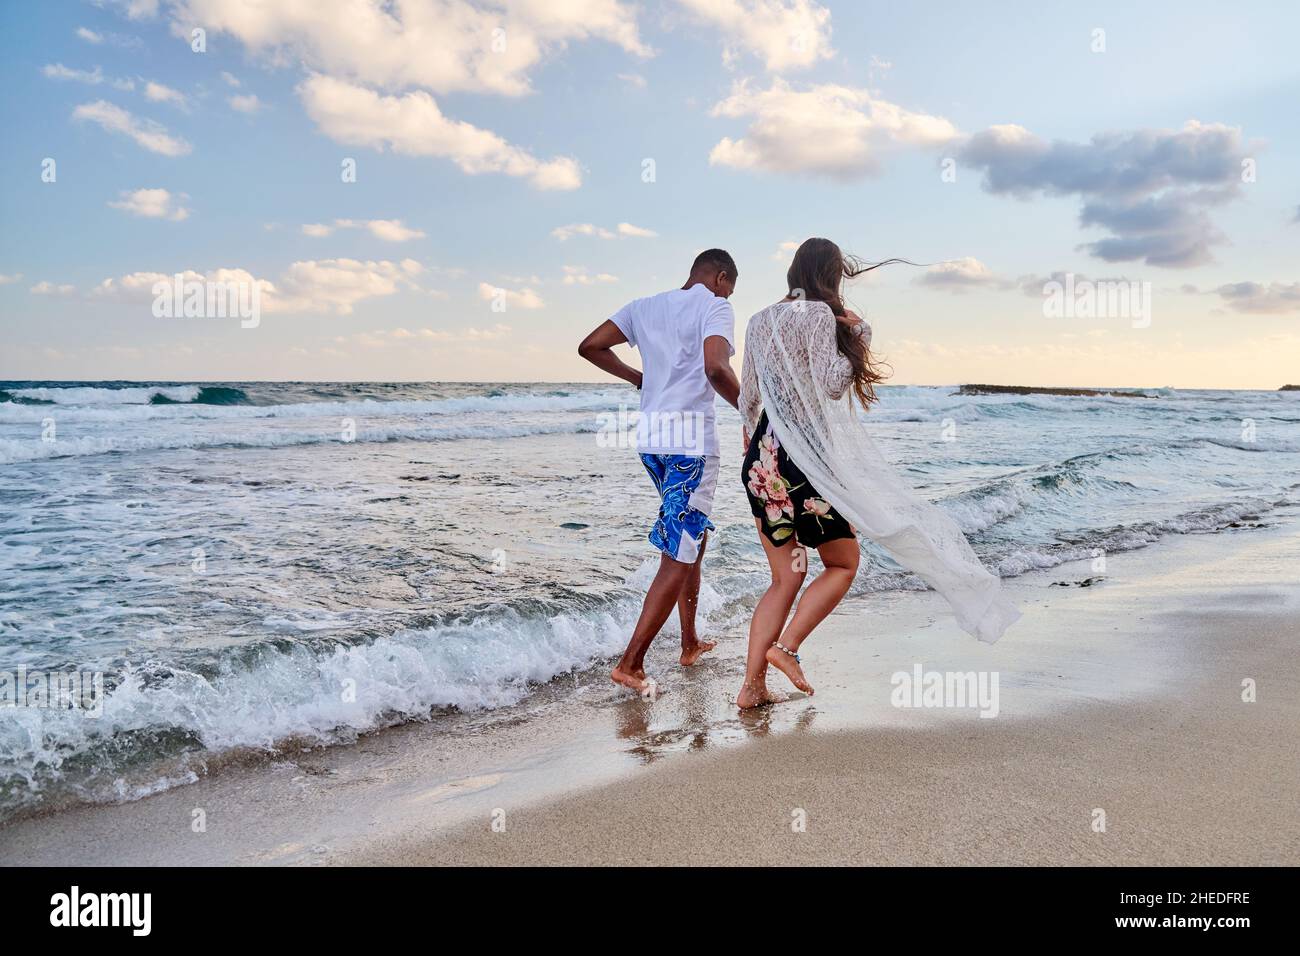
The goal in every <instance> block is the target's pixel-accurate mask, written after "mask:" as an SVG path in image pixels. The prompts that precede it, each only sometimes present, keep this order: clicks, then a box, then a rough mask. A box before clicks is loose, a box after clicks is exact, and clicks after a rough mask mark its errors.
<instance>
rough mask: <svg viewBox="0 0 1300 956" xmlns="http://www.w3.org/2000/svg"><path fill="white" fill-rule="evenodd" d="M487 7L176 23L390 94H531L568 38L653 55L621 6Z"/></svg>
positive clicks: (225, 6)
mask: <svg viewBox="0 0 1300 956" xmlns="http://www.w3.org/2000/svg"><path fill="white" fill-rule="evenodd" d="M483 6H484V5H483V4H475V3H471V2H469V0H422V2H410V0H408V2H403V3H391V2H388V0H351V2H349V3H347V4H346V14H345V15H344V12H343V11H339V12H338V13H336V14H335V15H329V14H323V13H322V11H321V9H320V5H319V4H317V3H311V2H305V0H298V2H277V3H250V2H247V0H178V2H176V3H174V4H173V7H172V22H173V29H174V30H176V31H177V32H180V33H182V34H183V35H185V36H188V32H189V29H190V27H191V26H192V25H193V24H196V23H201V24H203V25H204V26H205V27H206V28H207V30H208V33H209V35H211V34H213V33H218V32H224V33H229V34H231V35H232V36H234V37H236V38H237V39H239V40H240V41H241V42H242V43H243V44H244V45H245V47H247V48H248V49H249V50H250V51H251V52H253V53H254V54H258V55H264V56H265V57H267V58H268V59H269V60H271V61H272V62H274V63H276V64H277V65H279V64H283V63H285V62H287V61H288V60H289V59H290V58H293V59H296V60H298V61H299V62H301V63H302V64H303V65H304V66H306V67H307V68H308V69H309V70H312V71H316V72H320V73H325V74H330V75H332V76H335V77H339V78H347V79H349V80H352V81H355V82H357V83H361V84H366V85H368V86H372V87H377V88H380V89H384V90H388V91H396V90H403V89H409V88H411V87H422V88H424V89H427V90H430V91H432V92H434V93H448V92H455V91H470V92H480V93H500V94H505V95H510V96H518V95H521V94H524V93H527V92H528V91H529V80H528V72H529V71H530V70H531V69H532V68H533V67H535V66H537V65H538V64H539V63H540V62H541V61H542V60H543V59H544V58H545V57H547V56H550V55H552V54H555V53H558V52H560V51H562V50H563V49H564V47H565V45H566V44H567V43H569V42H570V41H583V40H605V41H608V42H610V43H613V44H616V45H617V46H619V47H621V48H622V49H624V50H625V51H627V52H629V53H632V54H635V55H637V56H648V55H649V54H650V50H649V49H648V48H647V47H646V46H645V45H644V44H643V43H642V42H641V40H640V37H639V36H638V33H637V25H636V8H635V7H634V6H632V5H631V4H627V3H624V2H621V0H549V2H543V0H497V2H494V3H492V4H491V6H490V8H489V9H483ZM498 29H504V30H505V33H504V35H503V36H502V35H500V34H494V32H493V31H494V30H498ZM499 39H503V40H504V43H499V42H497V41H498V40H499ZM494 43H495V44H496V45H495V46H494Z"/></svg>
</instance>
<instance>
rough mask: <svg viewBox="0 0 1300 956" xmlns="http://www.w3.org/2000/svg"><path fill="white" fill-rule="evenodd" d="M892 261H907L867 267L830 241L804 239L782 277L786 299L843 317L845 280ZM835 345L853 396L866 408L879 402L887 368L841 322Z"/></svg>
mask: <svg viewBox="0 0 1300 956" xmlns="http://www.w3.org/2000/svg"><path fill="white" fill-rule="evenodd" d="M892 262H908V260H906V259H886V260H884V261H883V262H876V263H872V264H867V263H865V262H863V261H862V260H861V259H859V258H857V257H856V256H846V255H844V253H842V252H841V251H840V247H839V246H837V245H836V244H835V243H833V242H831V241H830V240H829V239H805V240H804V243H803V245H801V246H800V247H799V248H798V250H796V252H795V254H794V261H793V262H791V263H790V270H789V271H788V272H787V273H786V274H785V279H786V284H787V285H788V286H789V290H790V292H789V297H790V298H791V299H804V300H806V301H809V302H825V303H826V304H827V305H829V306H830V307H831V311H832V312H834V313H835V315H836V317H837V318H842V317H843V316H845V315H847V314H848V310H847V309H845V307H844V300H843V298H842V297H841V294H840V290H841V288H842V286H843V284H844V280H845V279H851V278H853V277H854V276H859V275H862V273H864V272H870V271H871V270H872V269H878V268H880V267H881V266H884V265H889V264H890V263H892ZM908 264H909V265H916V263H908ZM835 343H836V345H837V346H838V347H839V350H840V354H841V355H843V356H844V357H845V358H847V359H848V360H849V362H850V363H851V364H852V365H853V394H854V395H856V396H857V399H858V401H859V402H861V403H862V407H863V408H864V409H865V408H867V407H868V406H870V405H871V403H872V402H875V401H877V400H878V399H877V396H876V388H875V386H876V384H877V383H878V382H881V381H883V380H884V379H885V378H887V377H888V376H887V372H886V370H889V366H887V365H885V364H883V363H878V362H877V361H876V359H875V358H874V356H872V354H871V351H870V349H868V348H867V346H866V344H865V343H864V342H863V341H862V339H861V338H860V337H859V336H858V334H857V333H856V332H854V331H853V330H852V329H850V328H849V327H848V326H847V325H845V324H844V323H843V322H837V323H835ZM890 371H892V370H890Z"/></svg>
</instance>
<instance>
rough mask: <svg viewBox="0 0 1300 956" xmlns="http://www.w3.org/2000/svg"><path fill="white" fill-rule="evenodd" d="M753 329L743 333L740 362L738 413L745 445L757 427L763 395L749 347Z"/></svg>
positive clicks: (752, 352)
mask: <svg viewBox="0 0 1300 956" xmlns="http://www.w3.org/2000/svg"><path fill="white" fill-rule="evenodd" d="M752 333H753V329H752V328H751V329H750V330H749V331H747V332H746V333H745V357H744V358H743V359H742V360H741V363H740V406H739V408H740V415H741V418H742V420H743V421H744V423H745V428H744V436H745V447H746V448H748V447H749V436H750V435H752V434H754V429H755V428H757V427H758V415H759V412H760V411H761V410H762V406H763V396H762V395H761V394H760V393H759V391H758V366H757V363H756V362H755V360H754V350H753V349H752V348H750V347H749V343H750V341H751V337H752Z"/></svg>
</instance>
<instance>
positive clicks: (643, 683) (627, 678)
mask: <svg viewBox="0 0 1300 956" xmlns="http://www.w3.org/2000/svg"><path fill="white" fill-rule="evenodd" d="M609 679H610V680H612V681H613V682H614V683H615V684H622V685H623V686H624V687H626V688H627V689H628V690H634V691H636V692H637V693H638V694H640V693H642V692H643V691H645V690H646V689H647V688H648V687H649V686H650V682H649V681H648V680H646V676H645V671H644V670H643V671H641V672H640V674H639V675H638V674H637V673H636V672H634V671H625V670H623V669H622V668H621V667H615V668H614V669H613V670H612V671H610V672H609Z"/></svg>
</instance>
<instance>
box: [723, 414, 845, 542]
mask: <svg viewBox="0 0 1300 956" xmlns="http://www.w3.org/2000/svg"><path fill="white" fill-rule="evenodd" d="M741 481H743V482H744V484H745V493H746V495H747V496H748V497H749V508H750V511H752V512H753V513H754V517H755V518H758V519H759V520H760V521H761V523H762V531H763V535H764V536H765V537H766V538H767V539H768V540H769V541H771V542H772V543H773V544H775V545H778V546H779V545H783V544H786V543H787V542H789V540H790V538H791V536H793V537H794V538H795V540H797V541H798V542H799V543H800V544H801V545H804V546H805V547H809V548H817V547H820V546H821V545H823V544H825V543H826V542H827V541H834V540H835V539H837V538H854V537H857V535H856V533H855V532H854V530H853V526H852V525H850V524H849V523H848V522H847V521H845V520H844V518H842V517H841V516H840V513H839V512H838V511H836V510H835V509H834V508H833V507H831V504H830V502H829V501H827V500H826V499H825V498H822V497H821V496H820V495H818V494H817V490H816V489H815V488H813V486H812V485H811V484H810V483H809V481H808V479H807V477H805V475H804V473H803V472H802V471H800V470H799V468H798V466H796V465H795V464H794V462H792V461H791V460H790V456H789V455H787V454H786V453H785V449H784V448H782V447H781V442H780V441H779V440H778V439H777V437H776V432H774V431H773V430H772V424H771V422H769V421H768V420H767V413H766V412H764V413H763V415H762V417H761V418H759V421H758V428H757V429H755V431H754V434H753V436H752V437H751V438H750V440H749V451H748V453H747V454H746V455H745V463H744V465H743V466H742V469H741Z"/></svg>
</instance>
